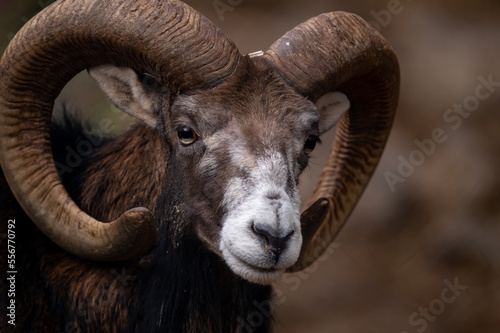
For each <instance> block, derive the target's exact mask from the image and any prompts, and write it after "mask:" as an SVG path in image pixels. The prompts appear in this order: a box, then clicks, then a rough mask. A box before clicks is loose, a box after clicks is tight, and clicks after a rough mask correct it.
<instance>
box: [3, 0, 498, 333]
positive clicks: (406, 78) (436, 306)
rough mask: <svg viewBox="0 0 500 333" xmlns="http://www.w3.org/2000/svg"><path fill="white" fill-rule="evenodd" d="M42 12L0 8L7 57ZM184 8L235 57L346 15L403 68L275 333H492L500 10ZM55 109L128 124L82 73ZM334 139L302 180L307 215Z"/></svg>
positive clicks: (494, 5) (476, 5) (406, 0)
mask: <svg viewBox="0 0 500 333" xmlns="http://www.w3.org/2000/svg"><path fill="white" fill-rule="evenodd" d="M50 2H51V1H49V0H46V1H43V0H41V1H35V0H30V1H11V0H0V22H1V23H0V51H1V52H2V53H3V50H4V49H5V47H6V45H7V43H8V42H9V39H10V38H11V37H12V35H13V33H15V32H16V31H17V30H18V29H19V28H20V27H21V26H22V25H23V24H24V22H25V21H26V20H27V19H29V18H30V17H32V16H33V15H34V14H35V13H36V12H38V11H40V10H41V9H42V8H43V7H45V6H46V5H48V4H49V3H50ZM185 2H187V3H188V4H189V5H191V6H192V7H194V8H195V9H197V10H199V11H200V12H201V13H202V14H204V15H205V16H207V17H208V18H209V19H211V20H212V21H213V22H214V23H215V24H216V25H218V26H219V27H220V28H221V29H222V30H223V31H225V32H226V33H227V35H228V36H229V37H230V38H231V39H233V40H234V41H235V43H236V44H237V45H238V47H239V48H240V51H241V52H242V53H249V52H253V51H258V50H266V49H267V48H268V47H269V46H270V45H271V44H272V43H273V42H274V41H275V40H276V39H278V38H279V37H280V36H282V35H283V34H284V33H285V32H286V31H288V30H290V29H292V28H293V27H295V26H296V25H297V24H299V23H301V22H303V21H305V20H307V19H308V18H310V17H313V16H316V15H318V14H320V13H323V12H329V11H336V10H343V11H349V12H354V13H357V14H358V15H360V16H361V17H363V18H364V19H365V20H366V21H368V22H370V23H371V24H372V25H373V26H374V27H376V28H377V29H378V30H379V31H380V32H381V33H382V34H383V35H384V36H385V37H386V38H387V39H388V40H389V41H390V43H391V44H392V45H393V48H394V50H395V52H396V53H397V55H398V57H399V60H400V66H401V78H402V85H401V98H400V104H399V108H398V113H397V116H396V121H395V125H394V129H393V131H392V134H391V137H390V139H389V142H388V145H387V149H386V150H385V153H384V155H383V158H382V161H381V163H380V165H379V167H378V169H377V172H376V173H375V175H374V177H373V179H372V181H371V183H370V185H369V187H368V188H367V190H366V192H365V193H364V195H363V197H362V198H361V200H360V202H359V204H358V206H357V208H356V209H355V211H354V213H353V215H352V216H351V218H350V220H349V221H348V223H347V225H346V226H345V228H344V229H343V230H342V232H341V233H340V235H339V236H338V238H337V239H336V240H335V242H334V244H333V245H332V246H331V247H330V249H329V251H327V254H326V255H324V256H323V257H322V258H321V261H319V262H317V263H316V264H314V265H313V266H311V267H309V268H308V269H307V270H305V271H303V272H300V273H297V274H292V275H287V276H285V277H284V278H283V279H282V281H281V282H280V283H278V284H276V298H275V302H274V310H275V317H276V318H275V329H274V332H276V333H281V332H283V333H284V332H287V333H295V332H297V333H298V332H345V333H350V332H353V333H359V332H383V333H414V332H419V333H422V332H426V333H437V332H439V333H446V332H454V333H461V332H464V333H465V332H467V333H473V332H474V333H498V332H500V202H499V201H500V176H499V173H498V170H499V168H500V112H499V111H500V2H499V1H496V0H479V1H474V2H473V1H466V0H440V1H439V0H438V1H430V0H413V1H412V0H400V1H398V0H383V1H382V0H380V1H379V0H367V1H363V2H361V1H347V0H328V1H326V0H292V1H284V0H278V1H272V2H271V1H264V0H254V1H249V0H216V1H213V0H205V1H201V0H189V1H185ZM61 100H62V101H65V102H66V103H69V104H70V105H74V106H75V107H77V108H81V109H82V110H89V111H93V113H90V114H91V116H92V117H93V118H95V119H99V118H102V117H103V114H105V112H106V114H111V115H112V116H113V117H115V118H116V120H117V121H123V120H124V118H125V117H123V116H122V115H121V114H120V113H119V112H117V111H116V110H114V109H113V108H112V107H111V106H110V105H109V103H107V102H105V100H104V98H103V96H102V94H101V93H100V92H99V91H98V90H97V88H96V86H95V85H94V84H93V83H92V81H90V80H89V79H88V78H87V77H86V74H85V73H84V74H82V75H79V76H78V77H77V78H76V79H75V80H73V81H72V82H71V83H70V84H69V86H68V87H67V89H65V91H64V92H63V94H62V97H61ZM124 124H125V125H123V128H125V127H126V124H127V120H125V121H124ZM436 131H437V133H440V135H435V133H436ZM433 133H434V134H433ZM332 138H333V133H329V134H327V135H326V138H324V140H323V141H324V142H325V143H324V144H323V145H322V147H321V148H320V149H317V150H316V151H315V155H314V160H313V163H312V166H311V167H310V168H309V169H308V170H307V171H306V172H305V175H304V177H303V179H302V184H303V185H302V194H303V198H304V201H306V199H307V196H308V195H309V194H310V193H311V191H312V188H313V187H314V185H315V183H316V178H317V175H318V172H319V171H320V170H321V169H322V166H323V163H324V160H325V157H326V155H327V154H328V148H329V142H330V141H331V140H332Z"/></svg>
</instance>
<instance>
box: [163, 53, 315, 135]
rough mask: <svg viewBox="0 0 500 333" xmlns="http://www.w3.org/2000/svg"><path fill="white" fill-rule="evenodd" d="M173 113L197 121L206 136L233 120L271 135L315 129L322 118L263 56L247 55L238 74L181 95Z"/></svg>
mask: <svg viewBox="0 0 500 333" xmlns="http://www.w3.org/2000/svg"><path fill="white" fill-rule="evenodd" d="M172 116H173V118H174V121H175V120H178V121H179V122H182V121H183V120H185V121H191V122H193V123H194V124H196V125H197V126H198V127H199V128H198V130H199V131H201V133H199V134H200V135H202V137H203V136H211V135H212V134H213V133H214V132H215V131H217V130H219V129H220V128H221V127H225V126H226V125H227V124H228V123H230V122H236V123H237V124H238V125H239V127H241V129H242V130H243V131H246V130H251V131H252V132H255V131H258V132H262V134H268V136H269V137H271V136H274V135H280V133H279V132H281V131H280V130H277V129H279V128H281V129H282V130H283V132H287V133H291V132H295V131H296V130H297V129H311V128H314V127H315V126H317V123H318V121H319V113H318V111H317V109H316V107H315V106H314V104H313V103H312V102H310V101H309V100H307V99H306V98H304V97H303V96H301V95H300V94H298V93H297V92H296V91H295V90H294V89H293V88H291V87H290V86H288V85H287V84H286V83H284V82H283V80H282V79H281V78H280V77H279V74H278V73H277V72H276V71H275V69H274V68H272V67H271V65H270V64H269V63H268V62H267V61H265V59H261V58H252V59H249V58H244V59H243V61H242V63H241V64H240V66H239V68H238V71H237V72H236V73H235V75H233V76H232V77H231V78H230V79H228V80H227V81H226V82H224V83H223V84H221V85H219V86H217V87H216V88H213V89H209V90H204V91H196V92H191V93H190V94H187V95H184V96H179V98H177V100H176V101H175V102H174V107H173V108H172ZM276 125H279V126H278V127H277V126H276ZM264 136H266V135H264ZM270 139H271V138H270Z"/></svg>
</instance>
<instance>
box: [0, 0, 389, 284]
mask: <svg viewBox="0 0 500 333" xmlns="http://www.w3.org/2000/svg"><path fill="white" fill-rule="evenodd" d="M146 2H147V1H138V2H129V1H113V2H111V3H110V2H100V3H98V2H96V3H93V2H92V1H86V2H81V1H64V2H57V3H55V4H53V5H52V6H57V10H55V9H54V8H52V10H50V11H46V12H44V13H42V14H40V15H38V16H37V18H36V20H33V21H31V22H30V23H29V24H27V26H26V27H25V28H24V29H23V30H22V31H21V32H20V33H19V34H18V35H17V36H16V38H15V39H14V40H13V41H12V43H11V45H10V46H9V49H8V51H7V52H6V54H5V56H4V57H3V58H2V63H1V64H0V74H1V77H2V80H1V83H0V91H1V95H0V106H1V113H0V126H1V134H0V135H1V137H0V140H1V144H0V155H1V163H2V169H3V171H4V173H5V176H6V178H7V179H8V181H9V184H10V186H11V188H12V190H13V193H14V194H15V195H16V197H17V199H18V201H19V202H20V203H21V205H22V206H23V208H24V209H25V211H26V212H27V213H28V215H29V216H30V217H31V218H32V219H33V221H34V222H35V223H37V225H38V227H39V228H40V229H41V230H42V231H43V232H44V233H45V234H46V235H47V236H48V237H49V238H51V239H52V240H53V241H54V242H56V243H57V244H59V245H60V246H62V247H63V248H64V249H66V250H67V251H69V252H72V253H74V254H76V255H78V256H81V257H84V258H89V259H93V260H101V261H102V260H121V259H127V258H132V257H135V256H138V255H141V254H144V253H145V252H147V251H148V250H149V249H150V247H151V245H152V244H153V243H154V241H155V239H156V238H157V237H161V235H159V236H158V235H157V234H156V233H157V227H156V222H155V219H154V217H153V214H152V213H151V212H150V211H149V210H148V209H146V208H133V209H131V210H130V211H127V212H125V213H124V214H123V215H122V216H121V217H120V218H119V219H117V220H116V221H113V222H111V223H102V222H100V221H97V220H95V219H94V218H92V217H90V216H89V215H87V214H85V213H84V212H82V211H81V210H80V209H79V207H78V206H77V205H75V204H74V202H73V201H72V200H71V198H70V197H69V196H68V194H67V193H66V191H65V189H64V187H63V186H62V185H61V182H60V180H59V177H58V175H57V172H56V169H55V167H54V163H53V159H52V155H51V151H50V148H49V147H50V138H49V131H48V129H49V124H50V117H51V113H52V108H53V102H54V99H55V98H56V97H57V95H58V94H59V92H60V90H61V89H62V87H63V86H64V84H65V83H66V82H67V81H68V80H69V79H71V77H73V76H74V75H75V74H76V73H78V72H79V71H81V70H83V69H86V68H89V72H90V74H91V76H92V77H93V78H94V79H95V80H96V81H97V82H98V84H99V85H100V87H101V88H102V89H103V91H104V92H105V93H106V94H107V95H108V97H109V98H110V99H111V101H112V102H113V103H114V104H115V105H117V106H118V107H119V108H120V109H122V110H123V111H125V112H127V113H129V114H131V115H133V116H134V117H136V118H138V119H140V120H142V121H143V123H144V124H145V125H146V126H149V127H150V128H153V129H154V130H155V131H156V133H157V134H158V136H159V137H160V138H161V142H162V145H163V148H162V149H163V151H166V156H165V157H164V158H165V165H166V170H167V171H168V172H167V176H166V177H167V178H168V179H170V181H168V182H167V183H168V185H167V186H174V188H175V191H176V196H178V198H180V202H181V203H182V207H180V208H181V209H182V211H183V214H184V220H185V221H187V223H188V224H189V227H186V228H187V229H190V230H193V232H194V233H195V234H196V235H197V236H198V237H199V238H200V239H201V240H202V241H203V242H204V244H205V245H206V246H207V247H208V248H209V249H210V250H212V251H213V252H215V253H217V254H220V255H221V256H222V258H223V259H224V260H225V261H226V263H227V264H228V266H229V267H230V268H231V269H232V270H233V271H234V272H235V273H236V274H239V275H240V276H242V277H244V278H245V279H247V280H249V281H252V282H258V283H270V282H272V281H274V280H276V279H277V278H278V277H279V276H280V275H281V274H282V273H283V272H284V271H286V270H289V271H294V270H298V269H302V268H304V267H306V266H307V265H309V264H311V263H312V262H313V261H314V260H315V259H317V258H318V257H319V256H320V255H321V254H322V252H323V251H324V250H325V249H326V247H327V246H328V244H329V243H330V242H331V241H332V240H333V237H334V236H335V234H336V233H337V232H338V231H339V229H340V227H341V226H342V224H343V223H344V221H345V220H346V219H347V217H348V216H349V214H350V212H351V211H352V209H353V208H354V206H355V204H356V202H357V200H358V198H359V197H360V195H361V193H362V191H363V189H364V188H365V186H366V184H367V182H368V181H369V179H370V177H371V175H372V173H373V171H374V169H375V167H376V165H377V163H378V160H379V158H380V155H381V153H382V150H383V148H384V145H385V142H386V140H387V137H388V133H389V130H390V128H391V125H392V120H393V116H394V111H395V107H396V103H397V96H398V87H399V73H398V64H397V60H396V57H395V55H394V54H393V52H392V50H391V48H390V46H389V45H388V44H387V42H386V41H385V40H384V39H383V38H382V37H381V36H380V35H379V34H378V33H377V32H376V31H375V30H374V29H373V28H371V27H370V26H369V25H367V24H366V23H365V22H364V21H363V20H361V19H360V18H358V17H357V16H355V15H352V14H347V13H342V12H338V13H330V14H323V15H320V16H318V17H316V18H313V19H311V20H309V21H307V22H305V23H303V24H301V25H299V26H298V27H296V28H295V29H293V30H291V31H290V32H288V33H287V34H286V35H284V36H283V37H282V38H280V39H279V40H278V41H277V42H275V43H274V44H273V45H272V46H271V47H270V49H269V50H268V51H267V52H265V53H264V54H262V55H260V56H256V57H249V56H242V55H241V54H240V53H239V52H238V50H237V49H236V47H235V46H234V44H233V43H232V42H231V41H229V40H228V39H227V38H226V37H225V36H224V34H223V33H222V32H221V31H219V30H218V29H217V28H216V27H215V26H214V25H213V24H212V23H210V22H209V21H208V20H206V19H205V18H203V17H201V16H200V15H199V14H198V13H196V12H195V11H194V10H192V9H191V8H190V7H188V6H186V5H184V4H182V3H179V2H177V1H175V0H170V1H158V2H157V3H156V2H155V4H153V5H152V4H150V3H146ZM61 13H65V14H64V15H60V14H61ZM110 18H113V19H110ZM35 26H36V29H34V27H35ZM47 36H53V37H52V38H48V37H47ZM337 120H338V121H339V128H338V131H337V137H336V140H335V142H334V145H333V148H332V153H331V156H330V158H329V161H328V164H327V166H326V167H325V169H324V171H323V174H322V176H321V178H320V181H319V184H318V187H317V189H316V191H315V193H314V195H313V198H312V199H310V201H309V204H308V205H307V207H308V208H306V209H305V210H304V211H303V212H302V214H301V213H300V198H299V195H298V190H297V184H298V179H299V175H300V173H301V172H302V171H303V170H304V168H305V167H306V166H307V163H308V156H309V154H310V152H311V151H312V150H313V149H314V147H315V145H316V143H317V142H318V141H319V136H320V135H321V134H323V133H324V132H325V131H327V130H328V129H330V128H331V127H332V126H333V125H334V124H335V123H336V122H337ZM21 166H22V167H21ZM175 202H179V201H175ZM130 208H132V207H130ZM149 208H150V209H155V208H156V207H149Z"/></svg>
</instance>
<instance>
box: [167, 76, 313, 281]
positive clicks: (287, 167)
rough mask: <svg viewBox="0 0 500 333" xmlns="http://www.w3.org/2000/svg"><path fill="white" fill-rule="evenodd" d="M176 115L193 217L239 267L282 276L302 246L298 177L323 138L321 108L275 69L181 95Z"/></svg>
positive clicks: (245, 273) (251, 276)
mask: <svg viewBox="0 0 500 333" xmlns="http://www.w3.org/2000/svg"><path fill="white" fill-rule="evenodd" d="M237 83H238V84H241V81H239V82H237ZM171 116H172V123H171V125H170V129H171V133H170V134H171V140H172V141H175V142H176V143H177V144H174V156H175V157H176V163H177V165H179V169H178V173H179V177H180V179H181V182H182V186H181V187H182V188H183V190H184V196H183V197H184V198H186V200H185V201H186V203H187V210H188V220H189V221H191V222H192V223H194V225H195V227H196V230H197V233H198V235H199V237H200V238H201V239H203V240H204V241H205V243H206V244H207V245H208V246H209V247H210V248H211V249H212V250H213V251H214V252H216V253H219V254H221V255H222V257H223V258H224V260H225V262H226V263H227V264H228V265H229V267H230V268H231V269H232V270H233V272H235V273H236V274H238V275H240V276H242V277H243V278H245V279H247V280H249V281H252V282H257V283H270V282H272V281H273V280H276V279H277V278H278V277H279V276H280V275H281V274H282V273H283V272H284V271H285V269H286V268H288V267H290V266H291V265H293V264H294V263H295V262H296V260H297V258H298V256H299V253H300V248H301V244H302V235H301V228H300V212H299V209H300V198H299V194H298V191H297V183H298V179H299V175H300V173H301V172H302V170H303V169H304V168H305V167H306V165H307V161H308V154H309V153H310V152H311V151H312V149H314V146H315V144H316V141H317V140H318V136H319V130H318V122H319V112H318V111H317V109H316V107H315V106H314V104H312V103H311V102H309V101H307V100H306V99H305V98H303V97H301V96H300V95H298V94H297V93H295V92H294V91H293V90H292V89H291V88H289V87H288V86H286V85H285V84H283V83H281V82H279V81H278V80H276V79H275V78H273V77H272V76H268V77H266V78H264V79H262V80H254V82H251V81H247V84H241V86H240V88H236V87H234V86H224V87H221V88H217V89H214V90H210V91H208V92H204V93H200V94H195V95H192V96H182V97H178V98H177V100H176V101H175V102H174V105H173V106H172V114H171Z"/></svg>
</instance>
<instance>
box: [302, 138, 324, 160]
mask: <svg viewBox="0 0 500 333" xmlns="http://www.w3.org/2000/svg"><path fill="white" fill-rule="evenodd" d="M318 142H320V140H319V137H318V136H317V135H309V137H308V138H307V140H306V142H305V143H304V152H305V153H306V154H307V155H309V154H310V153H312V151H313V150H314V148H316V143H318Z"/></svg>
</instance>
